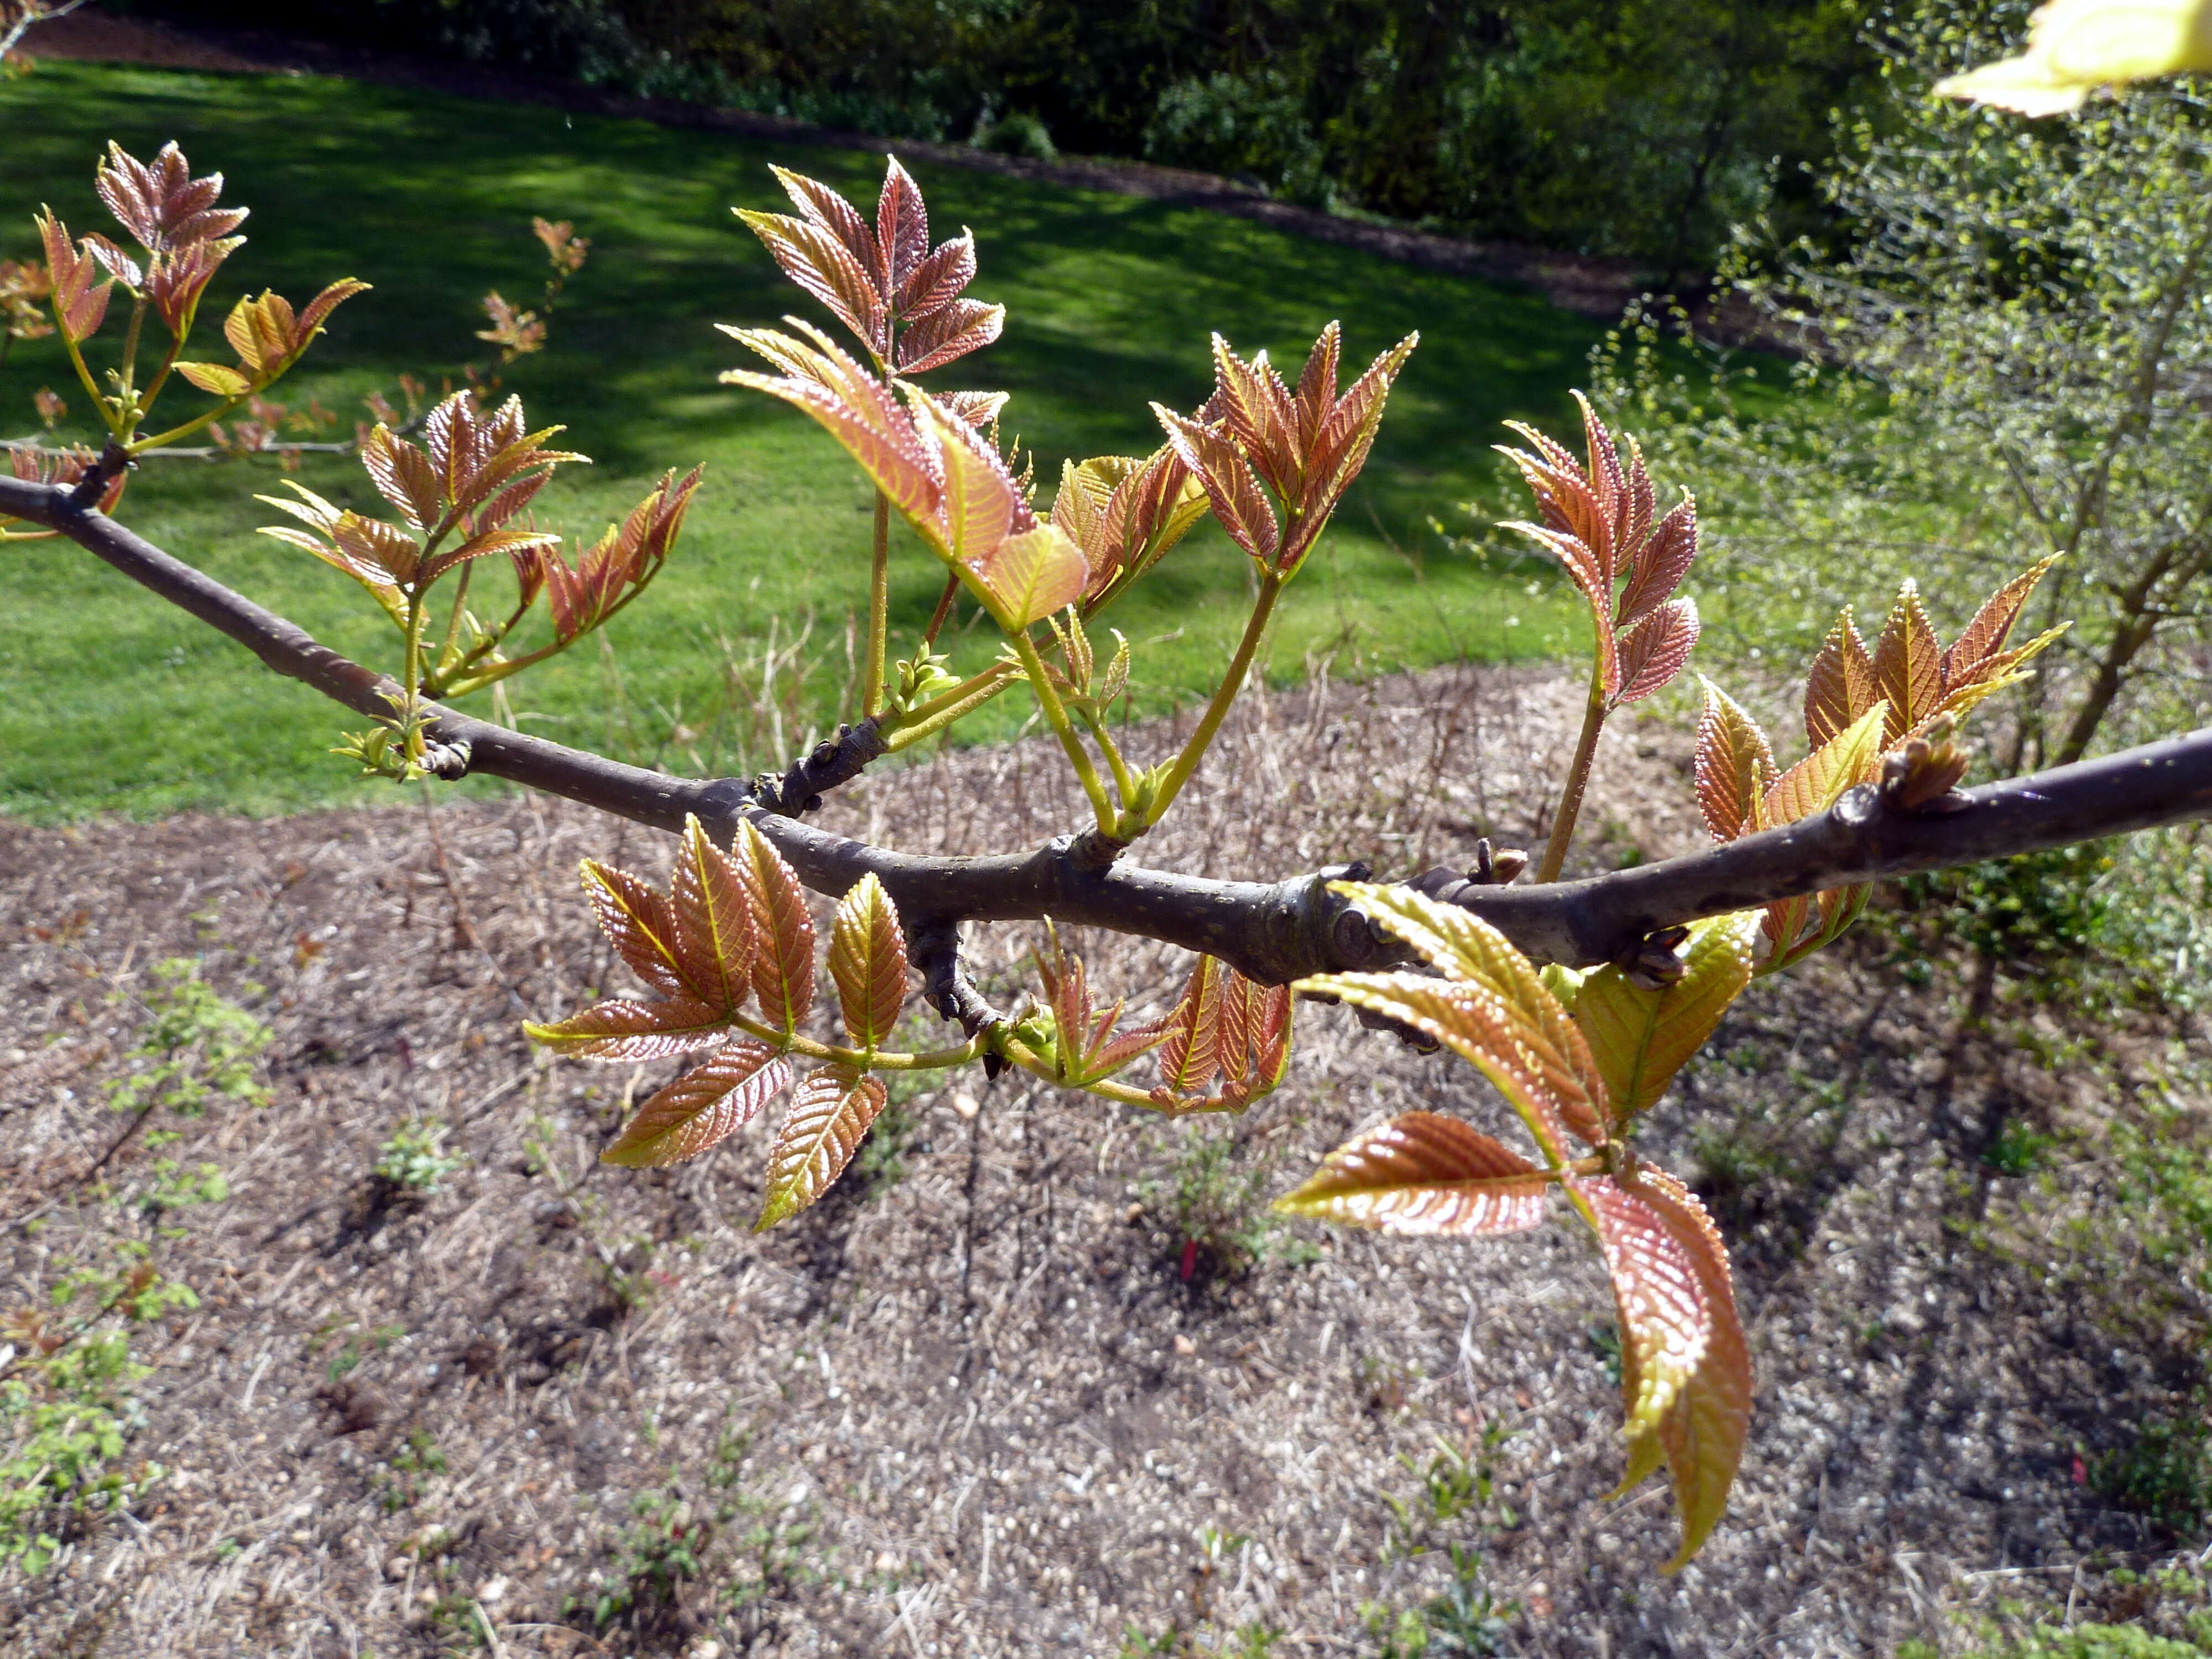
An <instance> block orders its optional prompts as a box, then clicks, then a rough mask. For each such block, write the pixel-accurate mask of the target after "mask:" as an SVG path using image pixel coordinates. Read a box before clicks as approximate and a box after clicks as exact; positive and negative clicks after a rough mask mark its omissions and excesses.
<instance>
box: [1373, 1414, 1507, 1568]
mask: <svg viewBox="0 0 2212 1659" xmlns="http://www.w3.org/2000/svg"><path fill="white" fill-rule="evenodd" d="M1510 1437H1511V1435H1510V1431H1508V1430H1507V1429H1506V1428H1505V1427H1504V1425H1503V1424H1500V1423H1498V1422H1497V1421H1495V1420H1493V1421H1492V1422H1491V1423H1489V1424H1487V1425H1485V1427H1484V1429H1483V1431H1482V1437H1481V1439H1480V1441H1478V1442H1475V1443H1473V1444H1472V1445H1470V1446H1468V1447H1466V1448H1462V1447H1459V1446H1455V1445H1453V1444H1452V1443H1450V1442H1449V1441H1448V1440H1446V1439H1445V1438H1444V1437H1443V1436H1442V1435H1437V1437H1435V1440H1436V1448H1437V1449H1436V1452H1435V1455H1432V1456H1431V1457H1430V1458H1429V1459H1428V1461H1427V1462H1425V1463H1424V1462H1421V1461H1420V1460H1419V1459H1418V1458H1416V1457H1414V1456H1413V1454H1412V1453H1410V1452H1401V1453H1400V1454H1399V1456H1398V1461H1399V1462H1401V1463H1402V1464H1404V1465H1405V1467H1406V1472H1407V1474H1411V1475H1412V1476H1413V1478H1414V1479H1415V1480H1418V1481H1419V1482H1420V1485H1419V1487H1418V1488H1416V1489H1415V1491H1414V1492H1413V1496H1412V1497H1411V1498H1399V1497H1396V1496H1395V1495H1394V1494H1392V1493H1389V1492H1384V1493H1383V1504H1384V1505H1385V1507H1387V1508H1388V1509H1389V1511H1390V1514H1391V1516H1392V1517H1393V1522H1394V1526H1395V1533H1396V1536H1395V1538H1393V1539H1392V1540H1391V1541H1390V1543H1389V1552H1390V1553H1394V1554H1397V1555H1401V1556H1416V1555H1425V1554H1426V1553H1428V1551H1429V1548H1430V1544H1429V1537H1430V1534H1431V1533H1432V1532H1433V1531H1434V1530H1435V1529H1436V1528H1438V1527H1443V1526H1447V1525H1449V1524H1450V1523H1451V1522H1455V1521H1457V1520H1459V1519H1460V1518H1461V1517H1462V1516H1467V1515H1471V1514H1474V1513H1475V1512H1476V1511H1478V1510H1481V1509H1483V1508H1485V1507H1486V1506H1487V1505H1488V1504H1489V1503H1490V1500H1491V1498H1492V1495H1493V1493H1494V1491H1495V1486H1496V1481H1495V1478H1494V1477H1495V1471H1496V1467H1497V1460H1498V1448H1499V1447H1501V1446H1503V1445H1504V1443H1506V1441H1507V1440H1508V1439H1510ZM1499 1519H1500V1522H1501V1523H1502V1524H1504V1525H1505V1526H1509V1527H1510V1526H1511V1525H1512V1524H1513V1519H1514V1516H1513V1511H1512V1510H1510V1509H1504V1510H1500V1512H1499Z"/></svg>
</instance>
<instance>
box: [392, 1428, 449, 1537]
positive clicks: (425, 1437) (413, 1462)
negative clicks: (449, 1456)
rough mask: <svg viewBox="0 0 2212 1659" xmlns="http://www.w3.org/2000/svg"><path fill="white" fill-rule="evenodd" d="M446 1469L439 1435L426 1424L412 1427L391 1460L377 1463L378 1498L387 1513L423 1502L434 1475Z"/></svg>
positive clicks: (444, 1455) (393, 1512) (393, 1513)
mask: <svg viewBox="0 0 2212 1659" xmlns="http://www.w3.org/2000/svg"><path fill="white" fill-rule="evenodd" d="M445 1472H446V1454H445V1453H444V1452H443V1451H441V1450H440V1449H439V1448H438V1441H437V1437H435V1435H433V1434H432V1433H431V1432H430V1431H429V1430H428V1429H425V1428H422V1427H419V1426H418V1427H416V1428H412V1429H410V1430H409V1431H407V1438H406V1439H405V1440H404V1441H402V1442H401V1443H400V1444H399V1448H398V1450H396V1451H394V1452H393V1453H392V1456H391V1458H390V1460H389V1461H388V1462H385V1463H383V1464H380V1465H379V1466H378V1468H377V1472H376V1480H375V1491H376V1500H377V1502H378V1503H379V1504H382V1505H383V1507H384V1512H385V1513H386V1515H396V1514H397V1513H398V1512H399V1511H400V1510H404V1509H408V1508H410V1507H411V1506H413V1505H414V1504H418V1503H420V1502H421V1501H422V1493H423V1491H424V1489H425V1488H426V1487H427V1486H428V1485H429V1483H430V1481H431V1480H432V1479H434V1478H435V1476H438V1475H441V1474H444V1473H445Z"/></svg>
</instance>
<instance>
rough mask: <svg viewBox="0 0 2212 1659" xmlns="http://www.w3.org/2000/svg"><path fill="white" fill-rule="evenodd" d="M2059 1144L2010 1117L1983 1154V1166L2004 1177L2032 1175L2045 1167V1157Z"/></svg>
mask: <svg viewBox="0 0 2212 1659" xmlns="http://www.w3.org/2000/svg"><path fill="white" fill-rule="evenodd" d="M2056 1144H2057V1142H2056V1140H2055V1139H2054V1138H2053V1137H2051V1136H2050V1135H2047V1134H2045V1133H2043V1132H2042V1131H2041V1130H2039V1129H2038V1128H2037V1127H2035V1126H2034V1125H2033V1124H2032V1123H2030V1122H2028V1121H2027V1119H2025V1118H2018V1117H2008V1118H2007V1119H2006V1120H2005V1121H2004V1125H2003V1127H2002V1128H2000V1129H1999V1130H1998V1131H1997V1133H1996V1139H1994V1140H1992V1141H1990V1144H1989V1146H1988V1148H1987V1150H1985V1151H1984V1152H1983V1153H1982V1162H1983V1163H1984V1164H1988V1165H1989V1166H1990V1168H1991V1169H1992V1170H1996V1172H1997V1173H1998V1174H1999V1175H2002V1176H2025V1175H2033V1174H2034V1173H2035V1172H2036V1171H2037V1170H2039V1169H2041V1168H2042V1167H2043V1160H2044V1155H2045V1153H2046V1152H2049V1151H2050V1150H2051V1147H2052V1146H2055V1145H2056Z"/></svg>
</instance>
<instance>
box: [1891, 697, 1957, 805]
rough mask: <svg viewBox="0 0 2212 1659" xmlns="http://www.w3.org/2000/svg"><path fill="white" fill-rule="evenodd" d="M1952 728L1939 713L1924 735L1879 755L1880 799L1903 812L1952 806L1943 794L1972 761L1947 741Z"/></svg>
mask: <svg viewBox="0 0 2212 1659" xmlns="http://www.w3.org/2000/svg"><path fill="white" fill-rule="evenodd" d="M1956 729H1957V726H1956V723H1955V722H1954V720H1952V718H1951V717H1950V716H1949V715H1948V714H1944V715H1940V716H1938V717H1937V718H1936V720H1934V721H1932V722H1931V723H1930V724H1929V727H1928V735H1927V736H1926V737H1924V738H1906V739H1905V746H1904V747H1903V748H1902V749H1897V750H1892V751H1891V752H1890V753H1888V754H1887V755H1885V756H1883V757H1882V761H1881V795H1882V799H1883V800H1884V801H1885V802H1886V803H1887V804H1888V805H1891V806H1893V807H1895V808H1897V809H1898V810H1899V811H1905V812H1917V811H1947V810H1951V809H1952V807H1953V806H1955V805H1957V803H1953V804H1950V805H1947V803H1946V801H1945V797H1947V796H1948V795H1949V794H1950V793H1951V792H1952V791H1953V790H1954V789H1956V788H1957V787H1959V781H1960V779H1961V778H1963V777H1965V776H1966V769H1967V767H1969V766H1970V765H1972V763H1973V757H1972V755H1970V754H1968V753H1967V751H1966V750H1964V749H1961V748H1960V746H1959V745H1958V744H1955V743H1954V742H1952V741H1951V738H1952V735H1953V733H1954V732H1955V731H1956Z"/></svg>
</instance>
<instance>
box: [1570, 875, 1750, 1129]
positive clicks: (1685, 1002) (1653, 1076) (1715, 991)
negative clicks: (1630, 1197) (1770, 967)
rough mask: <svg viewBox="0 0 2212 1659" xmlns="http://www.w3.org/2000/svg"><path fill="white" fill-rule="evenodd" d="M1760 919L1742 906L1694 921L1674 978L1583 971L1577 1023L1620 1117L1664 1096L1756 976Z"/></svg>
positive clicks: (1606, 969) (1623, 1119)
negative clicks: (1652, 983)
mask: <svg viewBox="0 0 2212 1659" xmlns="http://www.w3.org/2000/svg"><path fill="white" fill-rule="evenodd" d="M1758 938H1759V912H1757V911H1756V910H1739V911H1737V912H1735V914H1733V915H1725V916H1713V917H1709V918H1708V919H1706V920H1705V921H1700V922H1697V923H1695V924H1693V925H1692V927H1691V930H1690V939H1689V944H1688V947H1687V949H1686V951H1684V953H1683V954H1684V964H1683V973H1682V977H1681V978H1680V979H1679V980H1677V981H1675V982H1674V984H1672V985H1668V986H1665V987H1660V988H1657V989H1646V988H1645V987H1643V986H1640V985H1638V984H1636V983H1634V982H1633V981H1632V980H1631V979H1630V978H1629V977H1628V975H1626V973H1624V972H1623V971H1622V970H1621V969H1619V968H1616V967H1611V966H1608V967H1604V968H1599V969H1594V970H1593V971H1591V972H1590V973H1589V974H1587V975H1583V982H1582V988H1581V990H1580V991H1579V992H1578V993H1577V995H1576V998H1575V1024H1577V1026H1579V1027H1580V1028H1581V1029H1582V1033H1583V1036H1584V1037H1585V1038H1587V1039H1588V1040H1589V1047H1590V1054H1591V1055H1592V1056H1593V1057H1594V1058H1595V1060H1596V1062H1597V1068H1598V1071H1599V1073H1601V1075H1602V1076H1603V1077H1604V1079H1605V1084H1606V1091H1607V1094H1608V1095H1609V1096H1610V1097H1611V1098H1612V1102H1613V1115H1614V1119H1615V1121H1617V1122H1621V1123H1626V1121H1628V1120H1629V1119H1631V1118H1632V1117H1634V1116H1635V1115H1637V1114H1638V1113H1639V1112H1644V1111H1648V1110H1650V1108H1651V1107H1653V1106H1654V1105H1656V1104H1657V1103H1658V1100H1659V1097H1660V1096H1662V1095H1663V1094H1664V1093H1666V1091H1667V1085H1668V1084H1669V1083H1670V1082H1672V1081H1673V1080H1674V1073H1677V1072H1679V1071H1680V1070H1681V1069H1682V1064H1683V1062H1684V1061H1685V1060H1688V1059H1689V1057H1690V1056H1691V1055H1692V1054H1695V1053H1697V1052H1698V1050H1699V1048H1702V1047H1704V1045H1705V1039H1706V1038H1707V1037H1709V1036H1711V1035H1712V1032H1713V1027H1714V1026H1716V1025H1717V1024H1720V1019H1721V1016H1722V1015H1723V1014H1724V1013H1725V1012H1728V1006H1729V1004H1730V1003H1731V1002H1734V1001H1735V999H1736V998H1737V996H1738V995H1740V994H1741V993H1742V990H1743V987H1745V986H1747V985H1748V984H1750V983H1751V970H1752V960H1753V951H1754V948H1755V945H1756V942H1757V940H1758Z"/></svg>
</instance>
